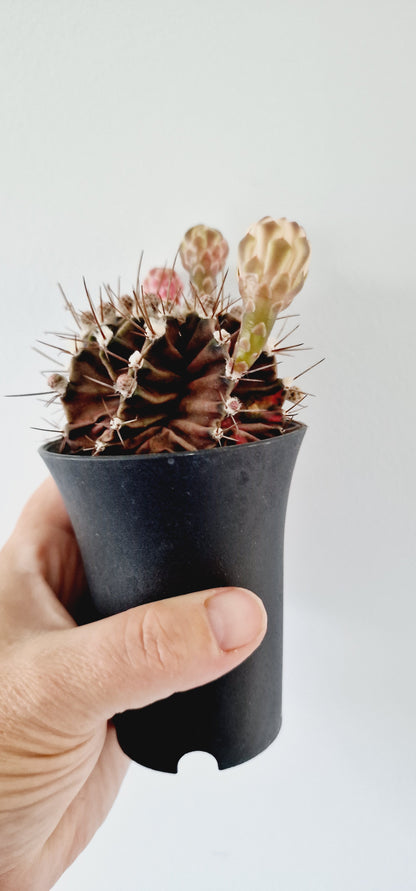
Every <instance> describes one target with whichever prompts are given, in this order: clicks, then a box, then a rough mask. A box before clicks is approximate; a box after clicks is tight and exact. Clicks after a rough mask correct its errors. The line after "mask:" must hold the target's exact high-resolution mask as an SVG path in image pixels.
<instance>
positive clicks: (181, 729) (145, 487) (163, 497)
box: [40, 425, 306, 772]
mask: <svg viewBox="0 0 416 891" xmlns="http://www.w3.org/2000/svg"><path fill="white" fill-rule="evenodd" d="M305 429H306V428H305V427H304V426H303V425H299V426H298V427H297V429H295V430H294V431H292V432H291V433H286V434H284V435H283V436H277V437H274V438H272V439H267V440H264V441H262V442H258V443H253V444H249V445H239V446H229V447H226V448H216V449H212V450H206V451H199V452H192V453H186V452H178V453H175V454H166V453H163V454H159V455H128V456H124V455H120V456H115V455H114V456H107V457H106V456H99V457H97V458H92V457H90V456H85V455H82V456H81V455H62V454H59V453H58V452H57V451H56V444H53V443H52V444H49V445H47V446H43V447H42V448H41V449H40V454H41V456H42V458H43V460H44V461H45V463H46V465H47V467H48V469H49V470H50V472H51V474H52V476H53V477H54V479H55V480H56V482H57V484H58V486H59V489H60V491H61V493H62V495H63V498H64V500H65V504H66V507H67V510H68V513H69V515H70V518H71V521H72V524H73V526H74V530H75V534H76V536H77V539H78V543H79V546H80V550H81V553H82V558H83V561H84V565H85V571H86V575H87V579H88V583H89V587H90V591H91V596H92V599H93V602H94V606H95V609H96V612H97V617H98V616H107V615H111V614H113V613H116V612H120V611H122V610H125V609H128V608H130V607H132V606H137V605H139V604H142V603H146V602H150V601H152V600H158V599H161V598H165V597H172V596H175V595H177V594H186V593H189V592H191V591H198V590H203V589H206V588H211V587H216V586H222V585H238V586H241V587H245V588H250V589H251V590H253V591H255V592H256V594H258V595H259V596H260V597H261V598H262V600H263V602H264V604H265V606H266V609H267V613H268V630H267V633H266V636H265V638H264V640H263V642H262V644H261V645H260V647H259V648H258V649H257V650H256V652H255V653H253V654H252V655H251V656H250V657H249V658H248V659H247V660H246V661H245V662H244V663H243V664H242V665H240V666H238V667H237V668H235V669H234V670H233V671H231V672H230V673H229V674H228V675H226V676H225V677H223V678H219V679H218V680H216V681H213V682H211V683H210V684H207V685H205V686H204V687H198V688H196V689H194V690H191V691H189V692H185V693H177V694H175V695H173V696H171V697H169V699H165V700H162V701H161V702H159V703H155V704H154V705H150V706H147V707H146V708H143V709H140V710H136V711H127V712H124V713H123V714H121V715H117V716H116V718H115V723H116V728H117V734H118V738H119V742H120V744H121V746H122V748H123V749H124V751H125V752H126V753H127V754H128V755H129V756H130V757H131V758H133V759H134V760H135V761H138V762H139V763H141V764H144V765H146V766H148V767H152V768H154V769H158V770H164V771H170V772H175V771H176V770H177V764H178V761H179V760H180V758H181V757H182V755H184V754H185V753H186V752H189V751H194V750H203V751H207V752H210V753H211V754H212V755H214V756H215V758H216V759H217V762H218V765H219V767H220V768H225V767H231V766H233V765H235V764H239V763H241V762H243V761H246V760H248V759H249V758H252V757H253V756H254V755H256V754H258V753H259V752H261V751H262V750H263V749H265V748H266V747H267V746H268V745H269V744H270V743H271V742H272V741H273V739H274V738H275V737H276V735H277V733H278V731H279V728H280V724H281V684H282V618H283V537H284V523H285V514H286V505H287V497H288V493H289V486H290V481H291V477H292V472H293V468H294V465H295V462H296V457H297V453H298V450H299V447H300V444H301V441H302V439H303V436H304V433H305Z"/></svg>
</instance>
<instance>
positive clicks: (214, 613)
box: [205, 588, 267, 650]
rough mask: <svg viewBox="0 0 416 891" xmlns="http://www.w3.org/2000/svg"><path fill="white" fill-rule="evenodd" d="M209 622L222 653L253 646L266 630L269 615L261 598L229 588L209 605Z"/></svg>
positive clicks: (216, 595) (207, 604)
mask: <svg viewBox="0 0 416 891" xmlns="http://www.w3.org/2000/svg"><path fill="white" fill-rule="evenodd" d="M205 606H206V608H207V611H208V616H209V621H210V623H211V627H212V630H213V632H214V635H215V637H216V639H217V642H218V644H219V646H220V647H221V649H222V650H236V649H237V648H238V647H243V646H245V645H246V644H249V643H251V642H252V641H253V640H255V638H256V637H258V636H259V634H260V632H261V631H263V630H264V629H265V627H266V622H267V618H266V611H265V609H264V606H263V604H262V602H261V600H260V598H259V597H256V595H255V594H252V593H251V591H246V590H245V589H244V588H227V589H226V590H223V591H219V592H218V593H217V594H214V595H213V596H212V597H210V598H209V600H206V601H205Z"/></svg>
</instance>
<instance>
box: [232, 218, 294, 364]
mask: <svg viewBox="0 0 416 891" xmlns="http://www.w3.org/2000/svg"><path fill="white" fill-rule="evenodd" d="M309 254H310V247H309V242H308V239H307V238H306V235H305V232H304V230H303V229H302V228H301V226H299V225H298V223H291V222H289V220H286V219H284V218H282V219H280V220H273V219H272V218H271V217H263V219H262V220H260V221H259V222H258V223H254V225H253V226H250V229H249V230H248V232H247V235H246V236H245V237H244V238H243V239H242V241H241V242H240V244H239V269H238V276H239V282H238V285H239V289H240V294H241V296H242V299H243V305H244V311H243V318H242V321H241V329H240V336H239V339H238V343H237V345H236V350H235V354H234V368H235V370H236V371H237V372H239V373H240V374H242V373H244V372H245V371H247V370H248V369H249V368H250V367H251V365H252V364H253V362H254V361H255V360H256V358H257V357H258V355H259V353H260V352H261V350H262V349H263V347H264V345H265V343H266V341H267V338H268V336H269V334H270V332H271V330H272V328H273V325H274V323H275V321H276V318H277V316H278V314H279V313H280V312H282V310H284V309H286V307H287V306H289V304H290V303H291V301H292V300H293V298H294V297H295V295H296V294H297V293H298V292H299V291H300V289H301V287H302V285H303V283H304V281H305V278H306V275H307V272H308V264H309Z"/></svg>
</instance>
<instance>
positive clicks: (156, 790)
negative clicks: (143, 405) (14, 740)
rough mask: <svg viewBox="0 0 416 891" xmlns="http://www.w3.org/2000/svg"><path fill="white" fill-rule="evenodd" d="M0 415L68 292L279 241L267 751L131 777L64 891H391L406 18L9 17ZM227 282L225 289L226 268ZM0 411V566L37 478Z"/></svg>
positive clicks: (196, 13)
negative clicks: (291, 392)
mask: <svg viewBox="0 0 416 891" xmlns="http://www.w3.org/2000/svg"><path fill="white" fill-rule="evenodd" d="M0 18H1V22H0V60H1V68H2V77H1V99H0V113H1V138H0V153H1V170H0V178H1V219H0V260H1V262H0V288H1V306H2V315H1V319H2V321H1V335H2V336H1V350H0V362H1V369H0V372H1V377H0V389H1V391H2V392H4V393H7V392H19V391H27V390H33V389H35V390H36V389H42V384H43V380H42V377H41V376H40V370H41V369H42V368H43V367H45V363H44V362H43V361H42V360H41V359H40V358H39V357H38V356H37V355H36V354H35V353H34V352H32V351H31V345H32V344H33V342H34V340H35V338H36V337H42V334H43V332H44V331H45V330H46V329H56V328H58V329H59V328H62V325H63V324H67V323H68V320H67V317H66V315H65V312H64V309H63V305H62V302H61V299H60V296H59V293H58V290H57V287H56V282H57V280H58V279H59V280H60V281H61V282H62V283H63V285H64V287H65V288H66V289H67V290H68V292H69V294H70V296H71V297H72V299H73V300H74V302H75V303H76V304H78V305H79V304H80V303H82V288H81V277H82V275H85V276H86V277H87V280H88V282H89V284H90V286H91V288H92V289H93V290H94V289H96V288H98V286H99V284H100V282H101V281H102V280H103V279H105V280H110V281H113V282H116V280H117V276H118V275H119V273H121V274H122V276H123V278H122V280H123V281H124V282H125V285H126V287H128V286H129V285H130V284H131V282H132V280H133V277H134V275H135V271H136V265H137V261H138V257H139V253H140V251H141V249H142V248H143V249H144V250H145V265H146V266H147V267H150V266H151V265H153V264H155V263H158V264H159V263H163V262H164V261H165V260H168V261H170V260H171V259H172V258H173V255H174V253H175V250H176V247H177V244H178V242H179V240H180V238H181V236H182V234H183V232H184V231H185V229H186V228H188V226H190V225H193V224H194V223H196V222H200V221H204V222H207V223H208V224H210V225H214V226H217V227H219V228H221V229H222V230H223V232H224V233H225V235H226V236H227V237H228V238H229V241H230V244H231V247H232V252H233V256H234V257H235V249H236V245H237V243H238V241H239V239H240V237H241V236H242V235H243V234H244V232H245V230H246V228H247V227H248V225H249V224H250V223H251V222H253V221H254V220H255V219H258V218H259V217H261V216H263V215H264V214H271V215H274V216H288V217H290V218H292V219H297V220H299V221H300V222H301V223H303V225H304V226H305V228H306V231H307V233H308V235H309V238H310V240H311V242H312V249H313V260H312V264H311V272H310V276H309V279H308V282H307V284H306V286H305V288H304V291H303V292H302V294H301V295H299V297H298V298H297V301H296V308H297V311H299V312H300V313H301V323H302V327H301V333H302V339H303V340H304V341H305V342H306V343H308V344H310V345H313V346H314V347H315V348H316V349H315V351H314V352H313V353H304V354H303V358H302V359H301V360H296V362H294V363H292V364H290V363H289V362H288V364H287V366H286V369H287V371H286V373H287V374H290V373H291V372H292V370H294V369H295V368H296V370H299V361H301V362H303V364H305V356H306V357H307V362H308V363H309V361H310V360H311V361H314V360H317V359H319V358H320V357H321V356H322V355H325V356H326V357H327V361H326V363H324V364H323V365H321V366H320V367H319V368H317V369H316V370H314V371H313V372H311V374H310V376H309V380H308V384H309V387H310V389H311V391H312V392H313V393H316V394H317V395H318V398H315V399H310V405H309V408H308V410H307V411H306V412H305V413H304V418H303V420H305V421H306V422H307V423H308V425H309V431H308V433H307V437H306V438H305V441H304V444H303V447H302V452H301V455H300V457H299V461H298V465H297V468H296V471H295V477H294V481H293V487H292V491H291V499H290V505H289V512H288V521H287V540H286V615H285V689H284V727H283V730H282V732H281V735H280V737H279V739H278V740H277V742H276V743H275V744H274V745H273V746H272V747H271V748H270V749H269V750H268V751H267V753H265V754H264V755H262V756H260V757H259V758H258V759H256V760H254V761H253V762H251V763H250V764H247V765H246V766H243V767H240V768H236V769H233V770H230V771H228V772H227V771H225V772H222V773H219V772H218V771H217V770H216V766H215V764H214V762H213V761H211V760H210V759H209V758H208V756H206V757H205V756H203V755H201V754H195V755H193V756H190V757H188V759H187V760H185V761H184V762H183V766H182V769H181V771H180V773H179V775H178V776H176V777H171V776H164V775H159V774H157V773H153V772H151V771H147V770H145V769H144V768H140V767H138V766H136V765H134V766H132V767H131V769H130V771H129V774H128V777H127V779H126V781H125V783H124V786H123V789H122V791H121V794H120V797H119V799H118V801H117V802H116V804H115V806H114V808H113V810H112V812H111V814H110V816H109V818H108V820H107V822H106V823H105V825H104V826H103V828H102V829H101V830H100V831H99V832H98V834H97V835H96V837H95V839H94V840H93V842H92V843H91V845H90V846H89V848H88V849H87V851H86V852H85V853H84V854H83V855H82V856H81V857H80V858H79V860H78V861H77V862H76V863H75V864H74V865H73V867H71V869H70V870H69V871H68V872H67V874H66V875H65V876H64V877H63V878H62V879H61V880H60V881H59V882H58V884H57V886H56V887H57V889H59V891H75V889H77V891H84V889H85V891H95V889H100V891H110V889H111V891H113V889H114V888H115V887H117V888H123V889H124V891H133V889H136V888H141V889H144V891H195V889H198V891H225V889H228V888H229V887H234V888H238V889H241V891H253V889H255V888H259V889H260V888H261V889H262V891H275V889H282V891H334V889H336V891H399V889H400V891H410V889H415V888H416V864H415V855H414V848H413V845H414V834H415V828H416V827H415V819H416V818H415V792H416V768H415V761H414V751H415V742H416V739H415V737H416V718H415V690H414V686H415V667H416V666H415V655H414V635H415V620H416V608H415V598H414V594H415V591H414V589H415V585H414V581H413V578H412V575H413V573H412V571H411V570H412V569H413V564H414V542H415V531H416V530H415V519H414V497H415V474H414V436H415V432H416V431H415V413H414V399H413V394H412V385H413V384H414V377H412V372H413V374H414V366H413V368H412V367H411V360H412V358H413V354H414V342H415V322H416V314H415V308H414V299H415V273H414V244H415V227H414V209H413V208H414V204H415V198H416V194H415V175H414V170H415V161H414V156H415V146H414V141H415V122H414V105H415V96H414V85H415V75H416V71H415V67H416V66H415V54H414V34H415V25H416V13H415V6H414V2H413V0H396V3H395V4H393V3H392V2H391V0H390V2H386V0H377V2H376V0H349V2H348V3H345V2H340V0H314V2H310V0H297V2H296V3H295V2H289V0H277V2H274V3H272V2H270V0H269V2H267V0H256V2H255V3H253V4H251V5H249V4H245V5H243V4H242V3H241V2H240V3H238V2H236V0H221V2H220V0H211V2H210V3H209V4H199V3H197V2H195V0H175V2H173V0H153V2H152V3H143V2H140V0H138V2H137V0H136V2H132V0H121V2H115V0H101V2H97V3H85V2H81V0H70V2H69V0H68V2H65V0H59V2H56V0H31V2H30V3H29V2H24V0H13V2H12V0H0ZM231 267H233V261H232V262H231ZM44 414H45V413H44V410H43V408H42V406H41V405H40V403H39V402H36V401H35V400H23V399H20V400H15V401H12V400H6V399H4V400H2V401H1V437H0V451H1V465H0V466H1V471H0V473H1V502H2V507H1V516H0V534H1V537H2V539H3V540H4V538H5V537H6V535H7V534H8V532H9V531H10V529H11V527H12V524H13V521H14V519H15V518H16V516H17V514H18V512H19V510H20V508H21V506H22V504H23V502H24V500H25V498H26V497H27V495H28V493H29V492H30V491H31V490H32V488H33V487H34V486H35V484H37V482H38V481H40V480H41V479H42V478H43V476H44V470H43V468H42V466H41V463H40V459H39V458H38V457H37V454H36V448H37V445H38V443H40V441H41V440H42V436H41V434H39V433H36V432H34V431H31V430H30V429H29V427H30V425H38V426H44V424H43V423H42V418H43V417H44Z"/></svg>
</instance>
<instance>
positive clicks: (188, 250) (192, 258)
mask: <svg viewBox="0 0 416 891" xmlns="http://www.w3.org/2000/svg"><path fill="white" fill-rule="evenodd" d="M179 251H180V255H181V260H182V265H183V267H184V269H186V270H187V271H188V272H189V277H190V279H191V282H192V284H193V286H194V288H195V290H196V292H197V294H198V295H199V296H201V295H203V294H208V295H209V294H212V292H213V291H214V290H215V287H216V284H217V275H218V274H219V273H220V272H221V270H222V269H223V268H224V264H225V261H226V259H227V256H228V243H227V242H226V240H225V238H224V236H223V235H222V234H221V232H219V231H218V229H210V228H209V227H208V226H204V225H202V224H200V225H198V226H193V227H192V229H188V231H187V232H186V234H185V235H184V237H183V241H182V243H181V245H180V248H179Z"/></svg>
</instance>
